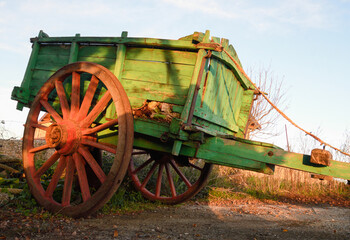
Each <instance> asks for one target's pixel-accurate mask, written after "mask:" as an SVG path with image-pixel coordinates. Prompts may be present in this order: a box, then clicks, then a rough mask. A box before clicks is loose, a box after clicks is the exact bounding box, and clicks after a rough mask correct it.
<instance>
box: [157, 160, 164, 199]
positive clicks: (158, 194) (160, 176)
mask: <svg viewBox="0 0 350 240" xmlns="http://www.w3.org/2000/svg"><path fill="white" fill-rule="evenodd" d="M163 169H164V164H159V168H158V177H157V184H156V197H159V196H160V189H161V188H162V175H163Z"/></svg>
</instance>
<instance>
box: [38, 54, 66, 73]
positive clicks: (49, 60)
mask: <svg viewBox="0 0 350 240" xmlns="http://www.w3.org/2000/svg"><path fill="white" fill-rule="evenodd" d="M68 61H69V56H65V55H38V59H37V62H36V65H35V68H36V69H42V70H49V71H57V70H58V69H60V68H61V67H63V66H65V65H67V63H68Z"/></svg>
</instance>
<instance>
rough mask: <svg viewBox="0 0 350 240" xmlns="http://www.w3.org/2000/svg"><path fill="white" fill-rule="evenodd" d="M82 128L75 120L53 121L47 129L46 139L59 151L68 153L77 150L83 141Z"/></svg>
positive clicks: (64, 153)
mask: <svg viewBox="0 0 350 240" xmlns="http://www.w3.org/2000/svg"><path fill="white" fill-rule="evenodd" d="M81 135H82V134H81V129H80V127H79V125H78V124H77V123H75V122H73V121H64V122H62V123H60V124H57V123H53V124H51V125H50V127H49V128H48V129H47V131H46V136H45V140H46V143H47V144H48V145H49V146H50V147H51V148H55V149H56V150H57V151H58V153H60V154H63V155H68V154H71V153H73V152H75V151H76V150H77V148H78V146H79V144H80V142H81Z"/></svg>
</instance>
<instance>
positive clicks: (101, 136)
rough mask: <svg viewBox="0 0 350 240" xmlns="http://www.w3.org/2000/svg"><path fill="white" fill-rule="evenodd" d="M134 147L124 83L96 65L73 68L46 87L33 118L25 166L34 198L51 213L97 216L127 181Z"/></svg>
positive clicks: (26, 137) (32, 111)
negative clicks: (47, 118) (45, 119)
mask: <svg viewBox="0 0 350 240" xmlns="http://www.w3.org/2000/svg"><path fill="white" fill-rule="evenodd" d="M43 112H47V113H49V114H50V116H51V120H50V121H49V123H47V124H44V123H42V122H40V116H41V115H42V113H43ZM107 112H108V114H107ZM111 116H113V117H112V118H111ZM40 132H41V133H40ZM38 133H39V134H38ZM40 134H41V135H42V136H43V137H42V139H41V140H40ZM38 137H39V139H38ZM132 145H133V117H132V112H131V107H130V103H129V100H128V98H127V95H126V93H125V91H124V89H123V87H122V85H121V84H120V82H119V81H118V79H117V78H116V77H115V76H114V75H113V74H112V73H111V72H110V71H109V70H108V69H106V68H105V67H103V66H101V65H98V64H95V63H89V62H77V63H73V64H69V65H67V66H65V67H63V68H61V69H60V70H58V71H57V72H56V73H55V74H53V75H52V76H51V77H50V79H49V80H48V81H47V82H46V83H45V84H44V85H43V86H42V88H41V89H40V91H39V93H38V95H37V96H36V98H35V100H34V101H33V103H32V105H31V108H30V111H29V114H28V118H27V122H26V125H25V131H24V137H23V165H24V171H25V175H26V179H27V182H28V184H29V187H30V190H31V193H32V194H33V196H34V197H35V198H36V200H37V201H38V202H39V204H41V205H42V206H43V207H45V208H46V209H48V210H49V211H52V212H60V213H62V214H66V215H69V216H72V217H80V216H84V215H88V214H91V213H92V212H94V211H96V210H98V209H99V208H100V207H101V206H102V205H103V204H105V203H106V202H107V201H108V200H109V199H110V198H111V196H112V195H113V194H114V192H115V191H116V189H117V188H118V186H119V185H120V183H121V181H122V180H123V178H124V175H125V173H126V170H127V167H128V164H129V159H130V156H131V153H132ZM101 152H102V154H103V155H104V158H103V161H102V162H101V159H100V154H101ZM92 177H94V178H96V179H98V184H92V183H91V181H90V178H92Z"/></svg>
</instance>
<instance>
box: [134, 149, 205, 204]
mask: <svg viewBox="0 0 350 240" xmlns="http://www.w3.org/2000/svg"><path fill="white" fill-rule="evenodd" d="M211 169H212V164H210V163H206V162H204V160H202V159H189V158H187V157H175V156H172V155H170V154H166V153H161V152H145V151H134V152H133V156H132V158H131V161H130V164H129V169H128V173H129V176H130V177H131V179H132V180H133V182H134V185H135V186H136V188H137V189H138V190H139V191H140V192H141V193H142V195H143V196H144V197H146V198H147V199H149V200H152V201H160V202H163V203H166V204H178V203H181V202H184V201H186V200H188V199H190V198H191V197H193V196H194V195H196V194H197V193H198V192H199V191H200V190H201V189H202V188H203V187H204V186H205V184H206V183H207V179H208V176H209V174H210V172H211Z"/></svg>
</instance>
